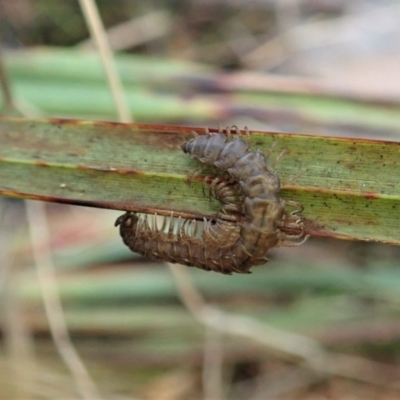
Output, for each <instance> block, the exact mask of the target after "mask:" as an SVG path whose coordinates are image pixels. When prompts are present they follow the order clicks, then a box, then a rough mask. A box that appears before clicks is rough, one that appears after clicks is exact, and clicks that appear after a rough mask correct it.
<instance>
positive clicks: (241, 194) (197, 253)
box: [116, 127, 304, 274]
mask: <svg viewBox="0 0 400 400" xmlns="http://www.w3.org/2000/svg"><path fill="white" fill-rule="evenodd" d="M233 130H234V131H235V133H236V135H235V137H234V138H233V139H232V137H231V130H230V129H229V128H227V130H226V133H227V135H225V134H223V133H222V132H219V133H212V134H210V133H209V132H208V131H207V135H199V136H196V137H195V138H194V139H191V140H189V141H188V142H187V143H184V144H183V145H182V150H183V151H184V152H185V153H187V154H189V155H191V156H192V157H193V158H195V159H197V160H199V161H200V162H202V163H204V164H208V165H213V166H215V167H217V168H218V169H219V170H221V171H223V172H224V173H225V179H222V178H217V179H214V180H213V181H212V182H211V193H212V195H213V196H214V197H215V198H216V199H217V200H219V201H220V202H221V204H222V208H221V210H220V212H219V213H218V215H217V217H216V218H215V220H213V221H207V220H205V221H204V228H203V233H202V235H201V237H198V236H197V233H196V228H197V224H196V222H189V223H188V221H184V222H177V223H175V224H174V223H173V218H172V217H171V218H170V220H169V221H170V222H169V226H167V225H164V226H163V227H162V228H161V229H158V227H157V226H153V227H150V225H149V223H148V219H147V217H146V216H144V217H141V216H138V215H137V214H135V213H127V214H125V215H123V216H121V217H120V218H118V220H117V221H116V225H120V232H121V236H122V238H123V240H124V243H125V244H126V245H127V246H128V247H129V248H130V249H131V250H133V251H135V252H137V253H140V254H143V255H145V256H147V257H150V258H157V259H162V260H166V261H170V262H177V263H180V264H184V265H189V266H195V267H198V268H201V269H205V270H214V271H218V272H222V273H225V274H230V273H231V272H238V273H248V272H249V269H250V268H251V267H252V266H253V265H260V264H263V263H265V262H266V261H268V259H267V257H266V254H267V251H268V250H269V249H271V248H273V247H276V246H294V245H298V244H300V243H296V242H294V241H293V240H294V239H299V238H302V237H304V234H303V231H302V233H301V234H299V235H288V234H285V233H284V232H282V231H281V228H282V227H290V228H299V227H300V228H301V230H302V221H301V219H300V218H299V217H298V216H297V215H296V214H297V213H299V212H301V211H302V206H301V205H300V204H298V203H297V202H293V201H284V200H281V199H280V198H279V196H278V192H279V190H280V188H281V185H280V180H279V177H278V175H277V174H276V173H275V172H273V171H272V170H270V169H269V168H268V165H267V157H265V156H264V155H263V154H262V153H261V152H260V151H256V152H252V151H250V150H249V141H247V142H246V141H244V140H243V139H242V137H241V134H240V131H239V130H238V129H237V128H236V127H234V128H233ZM246 132H247V138H249V137H250V134H249V132H248V131H246ZM226 175H228V179H226ZM286 205H290V206H294V207H297V210H296V211H295V212H293V213H292V214H291V215H290V216H286V215H285V212H284V211H285V206H286ZM178 221H179V220H178Z"/></svg>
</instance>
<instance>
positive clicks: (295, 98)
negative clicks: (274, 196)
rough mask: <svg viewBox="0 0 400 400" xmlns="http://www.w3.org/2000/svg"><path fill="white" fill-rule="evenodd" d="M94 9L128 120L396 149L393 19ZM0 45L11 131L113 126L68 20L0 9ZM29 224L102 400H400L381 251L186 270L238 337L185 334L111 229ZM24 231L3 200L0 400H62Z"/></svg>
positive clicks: (340, 13) (184, 318)
mask: <svg viewBox="0 0 400 400" xmlns="http://www.w3.org/2000/svg"><path fill="white" fill-rule="evenodd" d="M97 5H98V7H99V11H100V14H101V17H102V20H103V22H104V25H105V26H106V28H107V29H108V30H109V31H108V32H109V38H110V43H111V45H112V47H113V49H114V50H115V51H116V53H117V54H116V64H117V67H118V71H119V73H120V75H121V78H122V80H123V84H124V90H125V93H126V97H127V101H128V104H129V108H130V110H131V112H132V115H133V117H135V119H136V120H137V121H140V122H148V123H155V122H157V123H174V124H181V125H184V124H185V125H203V126H215V125H218V124H221V125H223V126H224V125H231V124H237V125H238V126H244V125H247V126H249V128H250V129H262V130H274V131H285V132H288V131H292V132H296V133H312V134H321V135H322V134H323V135H326V134H330V135H332V134H334V135H341V136H350V137H369V138H377V139H382V138H384V139H391V140H398V134H399V133H400V130H399V127H400V117H399V115H400V114H399V108H400V78H399V73H398V71H399V67H400V25H399V24H398V21H399V17H400V6H399V3H398V2H397V1H394V0H393V1H390V0H386V1H381V2H372V1H368V0H357V1H353V2H346V1H333V0H320V1H315V0H285V1H279V0H257V1H235V2H231V1H226V0H205V1H200V0H187V1H158V2H156V1H150V2H139V1H130V0H116V1H107V0H98V1H97ZM0 37H1V42H2V48H3V51H2V53H3V57H2V58H3V59H4V63H5V65H6V70H7V74H8V76H9V79H10V86H11V89H12V92H13V94H14V96H15V99H16V104H17V107H18V110H19V112H20V113H22V114H23V115H25V116H29V117H48V116H59V117H75V118H91V119H113V120H116V119H117V116H116V115H117V114H116V111H115V107H114V105H113V103H112V97H111V95H110V94H109V92H108V88H107V85H106V81H105V79H104V76H103V72H102V67H101V64H100V62H99V60H98V57H97V55H96V54H93V53H91V52H90V48H91V44H90V42H89V41H88V39H89V33H88V29H87V25H86V22H85V19H84V17H83V15H82V12H81V8H80V5H79V3H78V2H77V1H72V0H71V1H61V0H35V1H33V0H13V1H10V0H0ZM4 105H5V104H3V106H4ZM46 211H47V218H48V224H49V231H50V238H49V240H48V241H47V240H45V241H44V242H43V243H42V246H43V247H46V246H48V245H49V246H50V249H51V255H52V259H53V262H54V265H55V268H56V271H57V284H58V289H59V291H60V294H61V299H62V304H63V308H64V312H65V319H66V324H67V327H68V331H69V333H70V335H71V338H72V341H73V344H74V346H75V347H76V349H77V351H78V353H79V354H80V356H81V359H82V360H83V362H84V363H85V365H86V367H87V368H88V370H89V372H90V375H91V376H92V378H93V381H94V385H95V386H96V387H97V389H98V391H99V392H100V393H101V396H102V397H103V398H110V399H163V400H164V399H165V400H167V399H168V400H175V399H203V398H204V399H208V400H217V399H243V398H246V399H254V400H257V399H398V398H399V397H400V391H399V389H400V384H399V382H400V379H399V378H400V368H399V361H398V360H399V357H400V341H399V339H400V308H399V303H400V270H399V268H398V260H399V256H400V251H399V249H398V248H397V247H392V246H389V245H384V244H377V243H364V242H363V243H361V242H360V243H353V242H344V241H333V240H322V239H310V240H309V241H308V242H307V243H306V244H305V245H303V246H301V247H299V248H295V249H277V250H274V251H272V252H271V257H270V258H271V260H270V262H269V263H268V264H267V265H266V266H265V267H264V266H262V267H258V268H255V269H254V270H253V273H252V274H251V275H249V276H228V277H227V276H220V275H218V274H214V273H206V272H204V271H197V270H192V269H190V270H188V271H189V273H190V276H191V278H192V279H193V281H194V282H195V285H196V286H197V287H198V289H199V290H200V292H201V293H202V294H203V295H204V297H205V299H206V302H207V304H208V305H209V307H211V306H212V307H217V308H216V309H215V311H216V312H217V311H218V310H219V311H218V312H227V313H229V314H227V315H230V316H233V317H232V318H234V317H235V316H244V317H246V318H247V317H248V318H251V319H249V320H248V319H244V320H232V321H231V322H232V324H233V322H235V324H233V325H235V326H234V327H232V331H235V329H236V333H237V331H238V330H239V331H240V329H242V330H246V329H248V330H250V331H251V332H252V334H254V335H253V336H254V337H253V338H252V337H251V336H252V334H249V335H248V334H240V335H231V334H227V333H226V332H225V333H223V332H222V331H223V330H224V329H225V328H226V326H225V327H224V326H221V327H220V329H217V328H215V326H217V325H215V326H214V328H215V329H210V328H205V327H204V326H203V325H202V324H201V323H199V321H198V320H196V319H195V318H193V316H192V315H191V313H190V312H189V311H188V309H187V308H186V307H185V306H184V305H182V303H181V300H180V295H179V292H178V291H177V289H176V280H175V279H174V276H173V275H171V273H170V270H169V269H168V268H167V267H166V266H165V265H164V264H163V263H158V262H150V261H148V260H145V259H143V258H141V257H139V256H137V255H135V254H133V253H130V252H129V251H128V250H127V249H126V248H125V247H124V246H123V244H122V243H121V240H120V238H119V235H118V232H117V230H116V229H115V228H114V226H113V223H114V220H115V219H116V217H117V216H118V215H120V213H119V212H114V211H109V210H94V209H88V208H82V207H72V206H62V205H55V204H47V205H46ZM34 232H35V231H34V230H33V229H32V227H31V229H30V230H29V229H28V224H27V218H26V211H25V206H24V203H23V202H20V201H17V200H10V199H6V198H2V199H1V202H0V255H1V257H0V259H1V260H2V262H1V265H0V294H1V305H2V308H1V320H0V324H1V333H2V347H1V357H0V370H1V374H0V376H1V378H2V379H0V399H3V398H4V399H14V398H15V399H22V398H27V399H47V398H49V399H56V398H60V399H61V398H63V399H65V398H78V397H79V396H80V395H81V394H80V393H79V391H78V389H77V387H76V382H74V380H73V378H72V376H71V374H70V373H69V371H68V370H67V368H66V367H65V366H64V364H63V363H62V361H61V360H60V357H59V355H58V353H57V351H56V346H55V344H54V342H53V340H52V337H51V335H50V331H49V322H48V320H47V317H46V313H45V311H44V308H43V304H42V299H41V286H40V285H39V283H38V280H37V278H36V272H35V265H34V262H33V257H32V238H31V237H32V234H34ZM39 247H40V243H39ZM182 268H183V267H182ZM203 311H204V310H203ZM223 315H225V314H218V313H217V314H216V319H218V318H220V320H221V325H224V319H223ZM227 321H228V320H227ZM240 323H242V324H243V327H241V328H240ZM253 323H254V324H255V325H254V326H253V325H252V324H253ZM226 325H228V324H227V323H226ZM226 330H228V331H229V328H226ZM241 332H242V331H241ZM278 338H281V339H282V342H284V343H285V345H284V347H285V349H286V351H282V348H281V347H280V346H279V345H278V343H279V340H278ZM274 343H275V344H276V346H275V345H274ZM307 346H309V347H307ZM311 348H312V349H314V350H315V351H316V354H313V356H311V353H310V351H311V350H310V349H311ZM290 349H292V350H290ZM278 350H279V351H278ZM303 350H304V351H303ZM302 352H303V353H302ZM314 356H315V357H314ZM316 360H319V361H318V362H317V361H316ZM213 377H214V379H213Z"/></svg>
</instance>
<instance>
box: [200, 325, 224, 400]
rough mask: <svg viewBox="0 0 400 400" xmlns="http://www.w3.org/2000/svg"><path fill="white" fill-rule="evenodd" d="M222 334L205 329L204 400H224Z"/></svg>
mask: <svg viewBox="0 0 400 400" xmlns="http://www.w3.org/2000/svg"><path fill="white" fill-rule="evenodd" d="M221 339H222V338H221V332H220V331H219V330H218V329H215V328H214V327H212V326H206V327H205V340H204V355H203V375H202V380H203V382H202V384H203V399H204V400H222V399H223V398H224V396H223V391H222V366H223V347H222V341H221Z"/></svg>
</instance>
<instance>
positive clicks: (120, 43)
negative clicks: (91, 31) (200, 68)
mask: <svg viewBox="0 0 400 400" xmlns="http://www.w3.org/2000/svg"><path fill="white" fill-rule="evenodd" d="M171 26H172V22H171V18H170V15H169V13H167V12H166V11H161V10H157V11H152V12H149V13H148V14H146V15H143V16H140V17H137V18H134V19H132V20H129V21H126V22H123V23H121V24H118V25H116V26H113V27H112V28H109V29H107V31H106V34H107V37H108V41H109V43H110V47H111V48H112V50H114V51H117V50H125V49H129V48H132V47H135V46H138V45H141V44H143V43H147V42H149V41H151V40H155V39H158V38H161V37H165V36H166V35H168V33H169V31H170V30H171ZM93 46H94V40H93V39H88V40H84V41H82V42H81V43H79V44H78V45H77V47H78V48H79V49H85V50H86V49H91V48H93Z"/></svg>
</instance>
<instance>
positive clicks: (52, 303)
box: [26, 201, 101, 400]
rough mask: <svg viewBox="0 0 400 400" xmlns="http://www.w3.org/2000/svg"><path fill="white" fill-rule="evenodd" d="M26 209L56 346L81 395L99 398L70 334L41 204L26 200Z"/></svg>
mask: <svg viewBox="0 0 400 400" xmlns="http://www.w3.org/2000/svg"><path fill="white" fill-rule="evenodd" d="M26 210H27V216H28V225H29V232H30V236H31V242H32V251H33V259H34V262H35V266H36V270H37V274H38V278H39V285H40V288H41V293H42V298H43V303H44V308H45V311H46V316H47V319H48V321H49V325H50V332H51V335H52V337H53V340H54V343H55V346H56V348H57V351H58V352H59V354H60V356H61V358H62V359H63V361H64V363H65V365H66V366H67V367H68V368H69V370H70V372H71V374H72V376H73V377H74V379H75V383H76V385H77V387H78V389H79V391H80V393H81V395H82V398H84V399H86V400H96V399H100V398H101V397H100V394H99V393H98V390H97V388H96V386H95V384H94V382H93V380H92V379H91V377H90V375H89V373H88V371H87V369H86V367H85V365H84V363H83V362H82V360H81V358H80V357H79V354H78V352H77V351H76V349H75V347H74V345H73V344H72V341H71V338H70V336H69V332H68V329H67V325H66V321H65V317H64V313H63V309H62V306H61V300H60V296H59V293H58V288H57V281H56V276H55V272H54V266H53V260H52V257H51V249H50V235H49V230H48V226H47V216H46V213H45V208H44V204H42V203H40V202H32V201H30V202H26Z"/></svg>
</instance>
